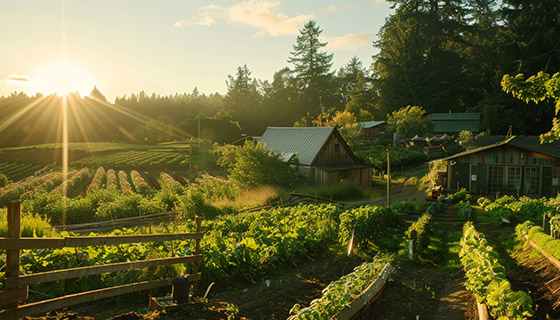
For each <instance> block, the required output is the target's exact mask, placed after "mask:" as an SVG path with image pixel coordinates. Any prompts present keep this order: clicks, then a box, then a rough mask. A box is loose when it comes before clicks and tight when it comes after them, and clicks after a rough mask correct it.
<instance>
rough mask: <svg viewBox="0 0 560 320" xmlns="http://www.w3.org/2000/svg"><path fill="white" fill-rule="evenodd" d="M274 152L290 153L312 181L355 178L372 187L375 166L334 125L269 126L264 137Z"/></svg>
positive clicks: (320, 182)
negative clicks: (361, 159) (358, 155)
mask: <svg viewBox="0 0 560 320" xmlns="http://www.w3.org/2000/svg"><path fill="white" fill-rule="evenodd" d="M260 141H261V142H262V143H263V144H264V145H265V146H266V147H267V148H268V149H270V150H271V151H278V152H280V153H281V154H283V155H290V157H287V156H286V157H284V159H287V158H289V159H291V163H294V162H295V163H297V165H296V166H297V169H298V171H299V173H300V174H302V175H303V176H305V177H306V178H307V181H308V182H309V183H314V184H320V185H322V184H332V183H337V182H344V181H348V180H352V181H354V182H356V183H358V184H360V185H361V186H363V187H369V186H371V167H369V166H366V165H362V164H360V163H359V161H358V159H357V158H356V156H355V155H354V153H353V152H352V151H351V150H350V148H349V147H348V145H347V144H346V141H344V139H343V138H342V136H341V135H340V133H339V132H338V130H336V128H332V127H268V128H267V129H266V131H265V132H264V134H263V135H262V137H261V140H260Z"/></svg>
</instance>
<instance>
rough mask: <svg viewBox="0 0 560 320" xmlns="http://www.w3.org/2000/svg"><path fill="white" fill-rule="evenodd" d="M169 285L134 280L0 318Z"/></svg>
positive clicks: (32, 305) (8, 312)
mask: <svg viewBox="0 0 560 320" xmlns="http://www.w3.org/2000/svg"><path fill="white" fill-rule="evenodd" d="M187 278H188V280H189V281H197V280H200V273H197V274H191V275H189V276H188V277H187ZM169 285H171V280H170V279H164V280H151V281H142V282H136V283H131V284H125V285H122V286H118V287H111V288H105V289H99V290H93V291H88V292H81V293H76V294H71V295H67V296H62V297H59V298H54V299H49V300H44V301H40V302H35V303H30V304H26V305H22V306H20V307H19V308H17V309H10V310H4V311H0V319H4V318H5V317H6V318H8V317H18V318H19V317H24V316H29V315H35V314H41V313H45V312H47V311H51V310H56V309H60V308H64V307H69V306H73V305H77V304H81V303H86V302H90V301H95V300H99V299H104V298H110V297H114V296H119V295H123V294H127V293H133V292H140V291H144V290H150V289H156V288H160V287H165V286H169Z"/></svg>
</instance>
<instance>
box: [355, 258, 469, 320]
mask: <svg viewBox="0 0 560 320" xmlns="http://www.w3.org/2000/svg"><path fill="white" fill-rule="evenodd" d="M463 283H464V276H463V274H462V272H456V273H453V274H449V273H445V272H442V271H441V270H439V269H437V268H433V267H424V266H422V265H420V264H418V263H416V262H412V261H403V262H401V264H400V265H399V266H398V267H397V268H396V270H395V271H394V273H393V275H392V276H391V277H390V279H389V281H388V283H387V286H386V287H385V289H384V291H383V293H382V295H381V296H380V297H379V298H378V299H377V300H376V301H374V302H373V303H371V304H370V305H369V306H368V307H367V308H365V309H364V310H362V313H361V315H360V317H359V318H358V319H360V320H366V319H368V320H369V319H376V320H377V319H379V320H393V319H422V320H425V319H450V320H451V319H453V320H455V319H468V320H475V319H478V314H477V313H476V312H477V311H476V301H475V300H474V296H473V295H472V294H471V293H470V292H468V291H466V290H465V286H464V284H463Z"/></svg>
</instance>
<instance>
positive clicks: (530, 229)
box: [515, 221, 560, 260]
mask: <svg viewBox="0 0 560 320" xmlns="http://www.w3.org/2000/svg"><path fill="white" fill-rule="evenodd" d="M515 231H516V232H517V235H518V236H519V237H520V238H521V239H522V240H525V236H526V235H527V236H528V238H529V240H531V241H533V242H534V243H536V244H537V245H538V246H539V247H540V248H541V249H543V250H544V251H545V252H546V253H547V254H549V255H550V256H552V257H554V258H556V259H558V260H560V239H554V238H553V237H551V236H549V235H548V234H546V233H544V231H543V229H542V228H541V227H538V226H535V225H534V224H532V223H531V222H529V221H527V222H525V223H523V224H520V225H518V226H517V227H516V228H515Z"/></svg>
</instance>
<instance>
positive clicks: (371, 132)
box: [361, 124, 387, 138]
mask: <svg viewBox="0 0 560 320" xmlns="http://www.w3.org/2000/svg"><path fill="white" fill-rule="evenodd" d="M386 126H387V124H380V125H378V126H375V127H373V128H362V132H361V135H362V137H368V138H373V137H376V136H377V135H378V134H379V133H380V132H383V131H385V127H386Z"/></svg>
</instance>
